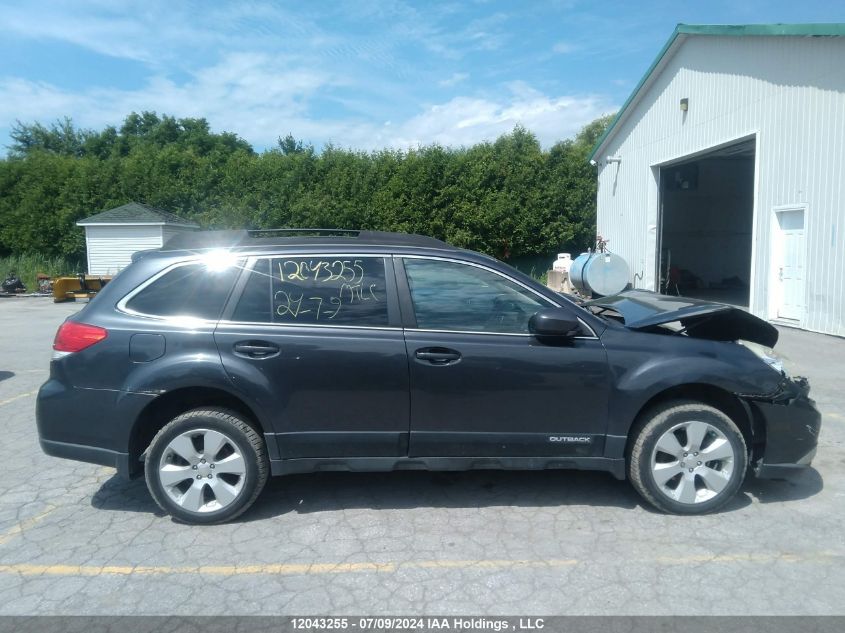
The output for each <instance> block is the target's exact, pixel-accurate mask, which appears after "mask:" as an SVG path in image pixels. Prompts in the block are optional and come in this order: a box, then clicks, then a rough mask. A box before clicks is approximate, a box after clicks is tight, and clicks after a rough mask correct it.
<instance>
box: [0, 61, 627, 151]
mask: <svg viewBox="0 0 845 633" xmlns="http://www.w3.org/2000/svg"><path fill="white" fill-rule="evenodd" d="M336 81H337V80H336V79H335V78H333V77H331V76H329V75H322V74H320V73H313V72H308V71H303V70H299V69H297V68H295V67H291V65H290V64H288V63H287V62H286V61H284V60H276V59H272V58H269V57H266V56H262V55H253V54H249V55H247V54H237V55H231V56H229V57H227V58H226V59H225V60H224V61H222V62H221V63H220V64H218V65H216V66H214V67H211V68H208V69H205V70H203V71H201V72H199V73H197V74H196V75H195V76H194V77H193V78H192V79H191V80H190V81H188V82H186V83H185V84H183V85H178V84H176V83H174V82H172V81H170V80H168V79H165V78H162V77H158V78H155V79H153V80H151V81H150V82H149V83H148V84H147V85H146V86H144V87H143V88H142V89H139V90H134V91H133V90H129V91H124V90H115V89H92V90H89V91H86V92H83V93H71V92H67V91H64V90H61V89H59V88H57V87H55V86H52V85H49V84H46V83H43V82H31V81H26V80H22V79H14V78H12V79H5V80H0V121H2V120H7V121H11V120H14V119H15V118H22V113H23V118H25V120H27V121H31V120H39V121H50V120H54V119H56V118H59V117H62V116H65V115H70V116H72V117H73V119H74V120H75V121H76V122H77V124H79V125H82V126H85V127H94V128H101V127H102V126H104V125H107V124H112V125H118V124H120V122H121V121H122V119H123V117H124V116H125V115H126V114H127V113H129V112H130V111H133V110H134V111H140V110H156V111H158V112H164V113H168V114H172V115H174V116H185V117H187V116H191V117H206V118H207V119H208V120H209V122H210V123H211V124H212V126H213V127H214V129H216V130H227V131H231V132H236V133H238V134H239V135H241V136H242V137H244V138H245V139H247V140H248V141H250V142H251V143H253V144H254V145H255V146H256V147H258V148H262V147H269V146H272V145H273V144H274V143H275V140H276V138H277V137H278V136H280V135H284V134H287V133H288V132H293V134H294V135H295V136H297V137H298V138H303V139H305V140H307V141H310V142H313V143H315V144H316V145H317V146H320V145H322V144H323V143H325V142H332V143H334V144H335V145H339V146H342V147H352V148H356V149H379V148H382V147H394V148H400V149H406V148H409V147H416V146H419V145H427V144H430V143H440V144H442V145H450V146H461V145H471V144H473V143H477V142H479V141H484V140H493V139H495V138H496V137H498V136H499V135H501V134H505V133H507V132H510V131H511V130H512V129H513V128H514V126H515V125H523V126H525V127H526V128H528V129H529V130H531V131H532V132H534V133H535V134H537V136H538V137H539V139H540V141H541V143H542V144H543V145H545V146H549V145H551V144H553V143H555V142H557V141H558V140H561V139H564V138H567V137H570V136H572V135H573V134H574V133H576V132H577V131H578V130H579V129H580V128H581V127H583V126H584V125H585V124H587V123H589V122H590V121H592V120H593V119H595V118H597V117H599V116H601V115H602V114H605V113H607V112H611V111H613V110H614V109H615V106H614V105H613V104H611V103H610V102H608V101H607V100H606V99H605V98H603V97H600V96H595V95H558V96H551V95H547V94H544V93H542V92H540V91H538V90H535V89H534V88H532V87H530V86H529V85H527V84H526V83H524V82H512V83H510V84H507V85H506V86H505V88H506V89H505V90H503V91H502V92H501V93H498V96H496V97H491V96H459V97H455V98H453V99H451V100H449V101H447V102H445V103H440V104H431V105H428V106H425V107H423V108H422V109H421V110H420V111H418V112H417V113H415V114H413V115H412V116H410V117H408V118H406V119H404V120H399V119H396V118H395V117H394V118H392V119H391V120H389V121H385V122H383V123H381V122H377V121H376V120H375V119H374V118H369V119H368V118H364V117H360V116H358V117H352V118H347V119H340V118H319V119H318V118H315V117H314V116H312V115H311V114H310V112H309V108H308V100H309V98H311V97H312V96H313V95H315V94H316V93H317V92H319V91H321V90H325V89H328V88H330V87H331V86H333V85H335V82H336Z"/></svg>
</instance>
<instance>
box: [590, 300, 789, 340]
mask: <svg viewBox="0 0 845 633" xmlns="http://www.w3.org/2000/svg"><path fill="white" fill-rule="evenodd" d="M585 305H586V306H599V307H602V308H608V309H610V310H615V311H616V312H618V313H619V314H620V315H622V318H623V319H624V320H625V326H626V327H629V328H631V329H632V330H643V329H647V328H650V327H654V326H656V325H661V324H663V323H672V322H674V321H678V322H680V323H681V325H683V327H684V328H685V330H686V333H687V335H689V336H692V337H695V338H703V339H710V340H713V341H737V340H743V341H752V342H754V343H759V344H760V345H765V346H766V347H774V346H775V343H777V341H778V331H777V329H776V328H775V327H774V326H773V325H772V324H771V323H767V322H766V321H764V320H763V319H760V318H758V317H756V316H754V315H753V314H750V313H749V312H746V311H745V310H743V309H741V308H737V307H735V306H730V305H727V304H724V303H715V302H713V301H705V300H702V299H691V298H689V297H673V296H670V295H661V294H657V293H656V292H650V291H648V290H628V291H626V292H622V293H620V294H618V295H612V296H609V297H601V298H600V299H594V300H593V301H587V302H586V303H585Z"/></svg>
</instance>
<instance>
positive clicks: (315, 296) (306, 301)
mask: <svg viewBox="0 0 845 633" xmlns="http://www.w3.org/2000/svg"><path fill="white" fill-rule="evenodd" d="M232 320H233V321H241V322H249V323H286V324H299V325H360V326H371V327H379V326H386V325H387V324H388V312H387V289H386V287H385V269H384V258H382V257H341V258H337V259H335V258H332V257H326V258H319V257H275V258H272V259H259V260H257V262H256V264H255V267H254V268H253V270H252V271H251V272H250V276H249V279H248V280H247V282H246V286H245V287H244V290H243V293H242V295H241V298H240V299H239V300H238V304H237V306H235V309H234V311H233V313H232Z"/></svg>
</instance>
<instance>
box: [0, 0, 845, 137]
mask: <svg viewBox="0 0 845 633" xmlns="http://www.w3.org/2000/svg"><path fill="white" fill-rule="evenodd" d="M842 21H845V6H843V4H842V3H841V2H839V1H838V0H837V1H836V2H832V1H831V0H802V1H801V2H795V1H794V0H790V1H782V0H767V1H759V0H742V1H741V2H739V1H736V0H732V1H715V2H708V1H705V0H698V1H695V2H690V1H687V0H674V1H671V2H670V1H664V0H653V1H650V2H638V1H637V2H635V1H631V2H613V1H609V0H608V1H600V0H599V1H597V0H588V1H584V2H582V1H579V0H547V1H541V0H538V1H535V2H529V1H523V2H516V1H514V2H500V1H496V0H477V1H473V0H463V1H460V2H449V1H447V2H403V1H399V0H392V1H388V0H385V1H380V0H355V1H352V2H325V1H320V0H314V1H312V2H302V1H301V0H300V1H297V2H263V1H257V0H256V1H247V2H212V1H206V2H199V1H189V2H178V1H176V0H170V1H169V2H159V1H158V0H147V1H145V2H122V1H121V0H76V1H73V2H70V1H69V2H44V1H41V0H31V1H26V2H22V1H20V0H18V1H8V0H0V145H7V144H8V142H9V136H8V132H9V126H10V125H11V124H12V123H13V122H14V121H15V120H16V119H20V120H22V121H25V122H31V121H36V120H37V121H41V122H44V123H49V122H51V121H53V120H55V119H57V118H59V117H63V116H66V115H67V116H70V117H72V118H73V119H74V121H75V122H76V123H77V124H79V125H82V126H85V127H94V128H100V127H102V126H104V125H106V124H119V123H120V122H121V120H122V119H123V117H124V116H125V115H126V114H128V113H129V112H130V111H132V110H135V111H140V110H155V111H157V112H159V113H167V114H172V115H176V116H204V117H206V118H208V120H209V122H210V123H211V125H212V128H213V129H215V130H217V131H222V130H228V131H233V132H237V133H238V134H240V135H241V136H243V137H244V138H246V139H247V140H248V141H250V142H251V143H253V145H254V146H255V147H256V149H259V150H260V149H262V148H265V147H268V146H272V145H273V144H274V143H275V141H276V138H277V137H279V136H284V135H286V134H287V133H288V132H290V133H292V134H293V135H294V136H295V137H297V138H300V139H304V140H306V141H308V142H310V143H313V144H314V145H315V146H317V147H321V146H322V145H324V144H325V143H327V142H332V143H334V144H336V145H340V146H344V147H353V148H356V149H375V148H380V147H387V146H389V147H398V148H407V147H412V146H416V145H419V144H428V143H434V142H437V143H441V144H444V145H468V144H471V143H475V142H478V141H481V140H485V139H493V138H495V137H496V136H498V135H499V134H502V133H503V132H507V131H509V130H511V129H512V128H513V127H514V125H516V124H518V123H519V124H522V125H524V126H526V127H527V128H529V129H530V130H532V131H533V132H535V133H536V134H537V135H538V137H539V138H540V140H541V142H542V143H543V145H544V146H549V145H551V144H553V143H554V142H556V141H558V140H560V139H563V138H567V137H569V136H571V135H572V134H574V133H575V132H576V131H577V130H578V129H579V128H580V127H581V126H583V125H584V124H585V123H588V122H589V121H591V120H592V119H594V118H595V117H597V116H600V115H602V114H605V113H608V112H613V111H614V110H616V109H617V108H618V107H619V106H620V105H621V104H622V103H623V102H624V101H625V99H626V98H627V96H628V94H629V93H630V91H631V89H632V88H633V87H634V86H635V85H636V83H637V81H638V80H639V78H640V77H641V76H642V74H643V72H644V71H645V69H646V68H648V66H649V64H650V63H651V61H652V60H653V58H654V57H655V55H656V54H657V52H658V51H659V50H660V47H661V46H662V45H663V43H664V42H665V41H666V39H667V38H668V37H669V35H670V34H671V32H672V29H673V28H674V26H675V24H676V23H678V22H686V23H718V24H742V23H751V22H842Z"/></svg>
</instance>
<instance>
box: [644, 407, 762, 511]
mask: <svg viewBox="0 0 845 633" xmlns="http://www.w3.org/2000/svg"><path fill="white" fill-rule="evenodd" d="M634 432H635V433H636V436H635V437H634V444H633V446H632V448H631V455H630V459H629V461H628V476H629V478H630V479H631V483H632V484H633V485H634V488H635V489H636V490H637V492H639V493H640V495H641V496H642V497H643V498H644V499H645V500H646V501H647V502H648V503H649V504H651V505H652V506H654V507H655V508H657V509H658V510H662V511H663V512H668V513H670V514H706V513H708V512H714V511H716V510H718V509H719V508H722V507H723V506H724V505H725V504H726V503H728V501H730V500H731V499H732V498H733V497H734V495H735V494H736V493H737V491H738V490H739V488H740V486H741V485H742V481H743V479H744V478H745V471H746V468H747V466H748V449H747V447H746V444H745V439H744V438H743V436H742V433H741V432H740V430H739V429H738V428H737V426H736V424H734V422H733V420H731V419H730V418H729V417H728V416H727V415H725V414H724V413H723V412H722V411H720V410H718V409H716V408H714V407H711V406H709V405H706V404H703V403H700V402H691V401H676V402H672V403H669V404H667V405H665V406H663V407H660V408H658V409H655V410H653V411H651V412H650V413H648V414H647V415H646V417H645V418H644V419H643V421H642V422H641V423H640V425H639V426H638V428H637V429H636V430H635V431H634Z"/></svg>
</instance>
